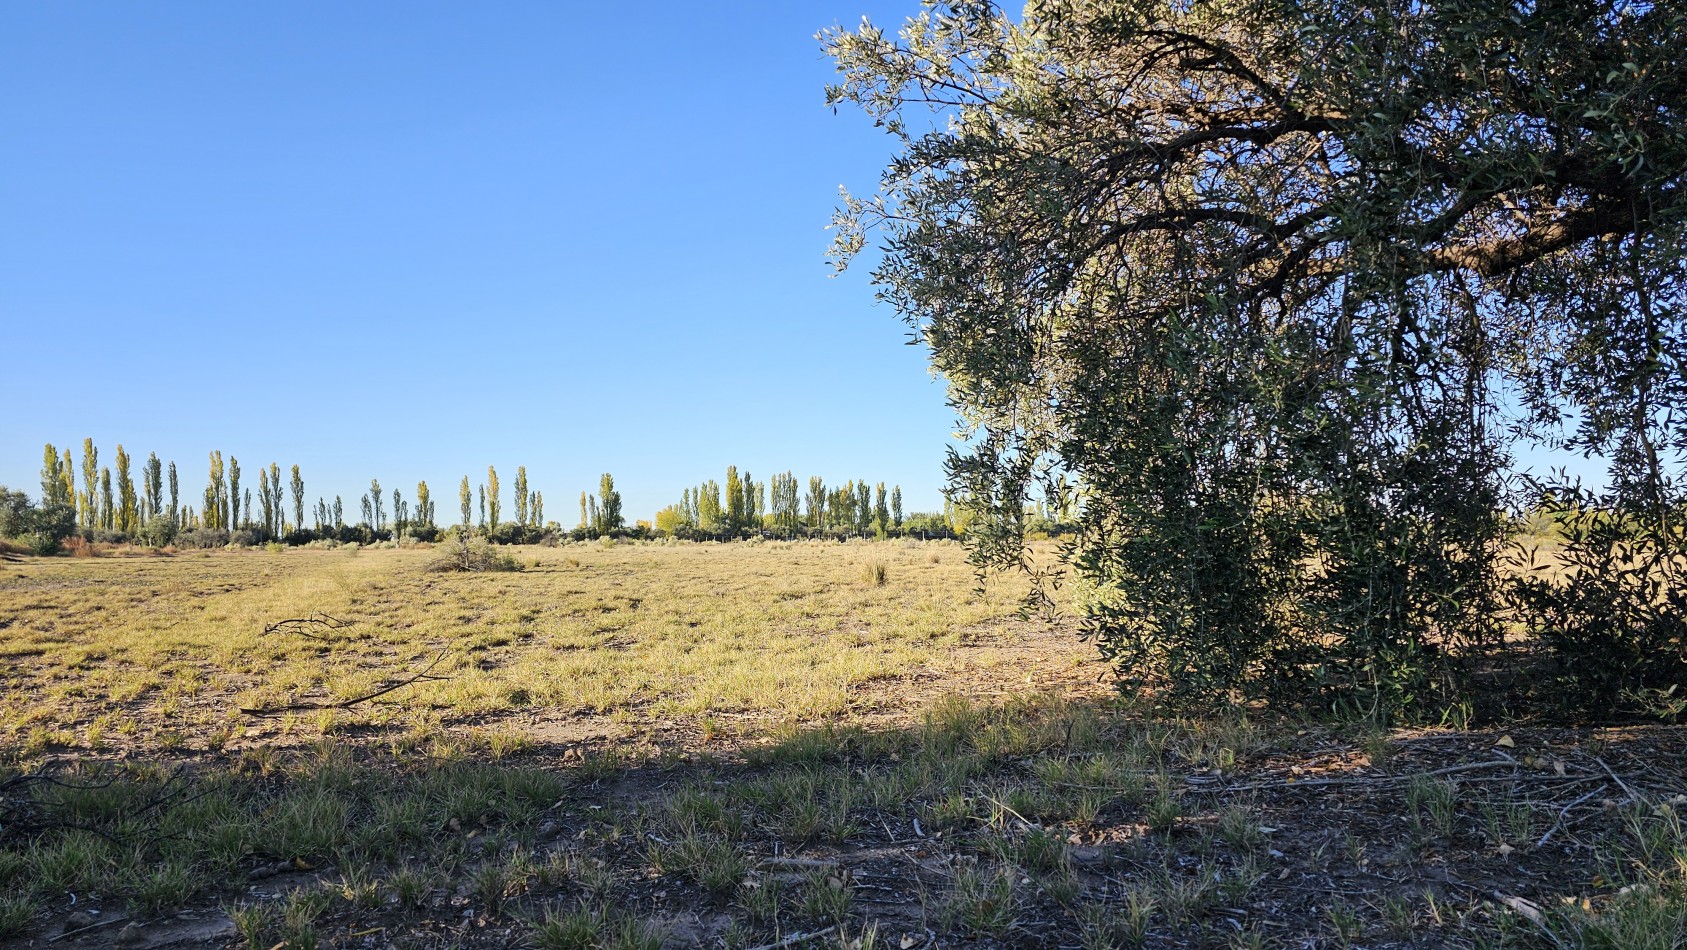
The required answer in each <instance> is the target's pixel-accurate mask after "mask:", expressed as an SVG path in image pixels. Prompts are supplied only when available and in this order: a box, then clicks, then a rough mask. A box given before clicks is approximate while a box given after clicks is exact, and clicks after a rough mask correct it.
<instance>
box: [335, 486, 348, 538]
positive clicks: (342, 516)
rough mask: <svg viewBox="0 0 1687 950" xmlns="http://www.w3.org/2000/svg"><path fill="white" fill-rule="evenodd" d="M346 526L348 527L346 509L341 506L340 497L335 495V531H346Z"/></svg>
mask: <svg viewBox="0 0 1687 950" xmlns="http://www.w3.org/2000/svg"><path fill="white" fill-rule="evenodd" d="M345 526H346V511H345V507H344V506H342V505H341V504H340V496H339V495H335V496H334V530H335V531H341V530H344V528H345Z"/></svg>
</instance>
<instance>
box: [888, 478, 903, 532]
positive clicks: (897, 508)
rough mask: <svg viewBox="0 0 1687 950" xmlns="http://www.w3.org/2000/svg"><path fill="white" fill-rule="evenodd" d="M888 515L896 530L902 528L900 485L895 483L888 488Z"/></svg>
mask: <svg viewBox="0 0 1687 950" xmlns="http://www.w3.org/2000/svg"><path fill="white" fill-rule="evenodd" d="M890 517H891V522H892V524H894V525H895V526H896V530H898V531H901V530H902V486H901V485H897V486H896V487H895V488H892V489H891V490H890Z"/></svg>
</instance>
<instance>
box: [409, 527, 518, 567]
mask: <svg viewBox="0 0 1687 950" xmlns="http://www.w3.org/2000/svg"><path fill="white" fill-rule="evenodd" d="M428 570H430V571H442V572H449V571H519V570H521V563H520V562H518V561H517V560H516V559H515V558H514V557H513V556H511V555H509V554H504V553H502V552H500V551H498V550H497V549H496V548H494V547H493V546H492V545H491V544H490V543H488V542H487V541H486V540H485V539H482V538H470V537H468V536H467V535H465V534H458V535H457V538H456V540H455V541H452V542H451V543H449V544H446V545H443V546H442V547H441V548H440V552H439V554H438V555H437V556H436V557H435V558H434V559H433V560H432V561H430V562H429V563H428Z"/></svg>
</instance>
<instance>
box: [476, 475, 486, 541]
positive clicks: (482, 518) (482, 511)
mask: <svg viewBox="0 0 1687 950" xmlns="http://www.w3.org/2000/svg"><path fill="white" fill-rule="evenodd" d="M476 491H478V492H479V493H480V530H481V531H483V532H484V531H485V530H486V486H485V485H477V486H476Z"/></svg>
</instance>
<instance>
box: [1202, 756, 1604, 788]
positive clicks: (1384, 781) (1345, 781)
mask: <svg viewBox="0 0 1687 950" xmlns="http://www.w3.org/2000/svg"><path fill="white" fill-rule="evenodd" d="M1518 766H1519V763H1518V762H1517V761H1515V760H1513V759H1491V760H1489V761H1486V762H1465V763H1463V764H1461V765H1449V766H1447V767H1446V768H1441V769H1435V770H1433V771H1429V772H1412V773H1407V774H1405V775H1371V776H1362V777H1358V778H1315V779H1305V780H1302V781H1295V780H1293V779H1284V780H1282V781H1280V782H1255V783H1253V784H1250V785H1218V786H1201V785H1196V786H1192V787H1190V788H1189V789H1188V791H1192V792H1246V791H1253V790H1256V789H1266V788H1321V787H1327V786H1331V785H1391V784H1394V783H1396V782H1409V781H1411V780H1412V779H1413V778H1416V777H1419V776H1422V777H1424V778H1436V777H1439V776H1442V775H1455V774H1457V773H1459V772H1475V771H1478V770H1481V769H1497V768H1511V769H1515V768H1517V767H1518ZM1518 777H1519V778H1523V777H1529V776H1518ZM1538 777H1539V778H1543V779H1548V778H1550V779H1558V780H1560V781H1574V780H1576V779H1577V778H1578V777H1577V776H1564V775H1556V774H1549V775H1541V776H1538Z"/></svg>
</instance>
